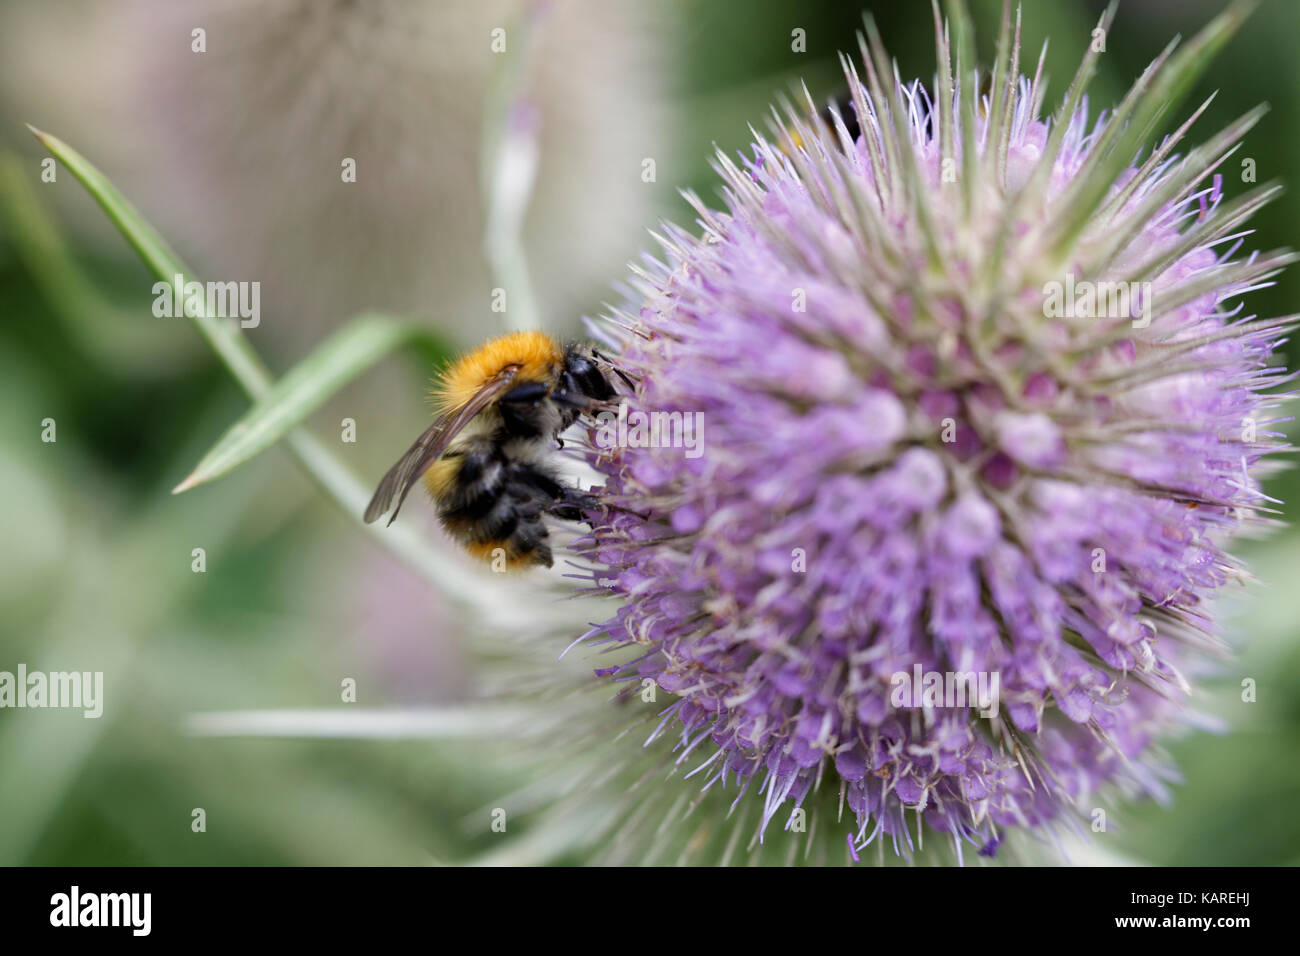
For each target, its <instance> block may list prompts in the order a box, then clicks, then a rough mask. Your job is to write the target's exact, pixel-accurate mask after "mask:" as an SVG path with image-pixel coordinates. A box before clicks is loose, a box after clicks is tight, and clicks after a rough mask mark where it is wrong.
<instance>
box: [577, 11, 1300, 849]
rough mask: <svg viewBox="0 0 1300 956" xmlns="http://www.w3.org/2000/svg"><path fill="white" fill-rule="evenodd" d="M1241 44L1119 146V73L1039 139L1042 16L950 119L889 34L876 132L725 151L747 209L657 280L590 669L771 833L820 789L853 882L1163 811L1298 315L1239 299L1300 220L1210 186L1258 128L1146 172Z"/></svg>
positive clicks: (960, 86)
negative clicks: (1214, 597)
mask: <svg viewBox="0 0 1300 956" xmlns="http://www.w3.org/2000/svg"><path fill="white" fill-rule="evenodd" d="M1235 21H1236V14H1235V13H1232V14H1226V15H1225V16H1224V17H1222V18H1220V20H1218V21H1215V23H1213V24H1211V25H1210V26H1209V27H1207V28H1206V30H1205V31H1204V33H1202V34H1201V35H1200V36H1199V37H1197V38H1196V39H1195V40H1194V41H1193V42H1192V43H1191V44H1189V46H1188V47H1187V48H1186V50H1185V51H1175V52H1166V54H1164V55H1162V57H1161V58H1160V59H1159V60H1158V61H1157V63H1156V64H1155V65H1154V67H1153V69H1152V70H1151V71H1149V72H1148V73H1147V74H1145V75H1144V77H1143V78H1142V79H1141V80H1140V81H1139V82H1138V84H1137V85H1136V86H1135V87H1134V90H1133V92H1132V93H1130V95H1129V96H1128V97H1126V98H1125V99H1124V100H1123V101H1122V102H1121V103H1120V104H1119V106H1118V107H1117V108H1116V109H1115V110H1114V111H1113V112H1111V113H1110V114H1109V115H1106V114H1103V115H1102V116H1101V117H1100V118H1098V119H1096V120H1095V121H1090V120H1089V118H1088V109H1087V103H1086V99H1085V98H1083V97H1082V95H1081V91H1082V89H1083V87H1084V86H1085V85H1086V81H1087V79H1088V77H1089V75H1090V74H1091V71H1092V68H1093V65H1094V63H1095V59H1096V57H1095V55H1094V54H1091V53H1090V54H1088V56H1087V57H1086V58H1085V62H1084V65H1083V67H1082V68H1081V70H1080V77H1079V80H1078V81H1076V83H1075V84H1074V85H1072V86H1071V88H1070V92H1069V94H1068V97H1067V99H1066V101H1065V103H1064V104H1063V105H1062V106H1061V108H1060V109H1059V110H1058V111H1057V112H1056V114H1055V116H1054V117H1053V118H1052V119H1045V118H1043V117H1042V116H1041V115H1040V107H1041V97H1042V83H1041V81H1040V77H1039V76H1038V75H1035V77H1034V78H1033V79H1032V80H1031V79H1027V78H1025V77H1022V76H1020V75H1019V70H1020V64H1019V24H1018V22H1017V23H1016V25H1015V28H1014V30H1013V29H1011V27H1010V25H1009V24H1007V25H1006V26H1005V28H1004V31H1003V40H1002V42H1001V43H1000V45H999V55H998V57H997V60H996V63H995V66H994V70H993V74H992V83H991V84H990V85H989V86H988V87H987V88H988V89H989V90H990V92H989V93H988V94H987V95H984V96H978V97H977V96H976V95H975V93H974V91H975V90H978V89H980V84H979V81H978V79H977V78H972V76H971V75H970V74H969V73H966V72H961V71H958V70H954V69H953V68H952V67H951V65H950V64H952V62H953V59H954V58H953V51H952V50H950V48H949V40H948V37H949V32H948V29H947V27H946V26H945V27H941V28H940V29H939V31H938V35H939V41H938V60H939V74H938V81H937V89H936V90H927V88H926V87H924V86H922V85H921V84H920V83H912V84H908V85H904V84H902V83H901V82H899V81H898V80H897V78H896V73H895V71H894V70H893V68H892V66H891V64H890V63H889V61H888V60H887V59H886V57H885V55H884V53H883V50H882V49H881V48H880V45H879V42H878V40H877V39H876V38H875V37H874V36H872V37H871V40H870V42H869V43H866V44H864V49H863V54H864V67H865V70H864V72H863V73H861V74H859V72H858V70H857V69H856V68H855V67H853V66H852V65H850V64H849V62H848V61H847V60H846V61H845V65H846V74H847V77H848V82H849V85H850V90H851V93H852V110H851V112H852V122H851V123H846V122H845V121H844V117H843V116H841V115H840V113H839V112H836V113H835V114H834V115H833V116H832V117H830V118H829V119H823V118H821V117H818V116H813V115H811V113H810V114H809V115H800V114H799V113H797V112H796V111H795V110H793V109H787V110H786V117H785V119H784V120H782V121H780V122H778V123H777V124H776V125H775V135H774V140H772V141H769V140H768V139H765V138H763V137H760V136H757V134H756V141H755V143H754V145H753V148H752V153H751V154H750V155H748V156H747V157H744V158H742V160H741V161H740V162H739V163H736V162H733V161H732V160H731V159H730V158H728V157H726V156H725V155H721V154H719V156H718V158H717V169H718V172H719V174H720V175H721V177H722V180H723V192H724V196H725V206H726V208H725V211H715V210H712V209H709V208H707V207H706V206H705V205H704V204H703V203H702V202H700V201H699V200H698V199H695V198H694V197H692V202H693V204H694V207H695V209H696V210H697V212H698V214H699V221H698V234H696V232H695V231H692V230H687V229H682V228H677V227H672V226H669V227H666V228H665V229H663V230H662V233H661V235H660V237H659V240H660V242H661V244H662V247H663V250H664V258H663V259H662V260H656V259H651V258H647V259H646V261H645V264H644V266H643V267H642V268H640V269H639V270H638V284H637V291H638V295H639V297H640V299H639V301H637V303H636V304H635V305H634V306H631V307H629V308H628V309H626V310H623V311H620V312H618V313H617V314H616V315H615V316H613V319H614V323H611V324H610V325H617V327H618V328H619V329H620V330H621V331H618V332H616V333H610V332H608V331H607V333H606V336H605V337H606V338H607V340H608V341H609V344H610V346H611V347H612V348H613V349H616V350H617V352H618V361H619V363H620V364H621V366H622V367H624V368H625V369H626V370H627V371H628V372H629V374H630V376H631V377H632V379H633V380H634V381H635V387H634V388H632V389H630V390H628V394H627V395H625V396H623V398H624V401H625V404H626V409H627V411H626V414H627V417H628V419H629V420H631V419H635V418H636V417H637V413H641V416H642V419H643V420H645V421H653V420H654V416H655V415H656V414H658V415H660V416H661V418H660V423H661V425H662V426H663V427H662V428H660V429H659V431H658V433H657V435H656V432H655V431H654V429H648V430H646V431H645V433H643V434H641V435H639V436H637V437H638V438H639V439H640V440H633V439H632V438H629V437H627V436H624V437H625V439H626V440H624V441H623V442H622V443H613V444H612V446H611V442H609V441H604V442H593V448H594V449H595V450H594V451H593V453H592V456H591V460H592V463H593V464H594V466H595V467H596V468H597V469H598V470H599V471H600V472H601V473H602V474H603V476H604V479H605V483H604V489H603V494H604V497H605V500H606V501H607V502H608V503H609V504H611V505H613V506H614V507H610V508H608V509H607V510H605V511H604V512H602V513H600V514H595V515H593V520H594V522H595V524H594V528H593V531H592V533H591V534H590V535H589V536H588V537H587V538H585V539H584V540H583V541H582V542H581V543H580V545H579V546H580V547H581V548H582V549H583V551H584V554H585V555H586V556H587V557H588V558H589V559H591V561H592V562H593V563H594V564H595V565H596V566H597V567H596V570H595V571H594V573H593V581H596V582H598V583H599V586H600V587H602V588H604V589H605V590H608V591H610V592H612V594H613V595H614V596H616V598H617V599H618V600H619V602H620V607H619V609H618V611H617V613H616V614H614V615H613V616H612V617H611V618H610V619H609V620H607V621H606V622H605V623H604V624H603V625H601V626H600V627H599V628H598V629H597V630H596V631H595V632H593V635H592V637H591V640H592V641H593V642H596V643H605V644H611V643H612V644H614V645H624V646H626V647H627V648H629V649H632V650H633V651H634V653H633V654H632V655H631V657H630V660H629V661H628V663H625V664H624V665H623V666H621V667H620V668H619V669H618V670H617V671H615V672H614V673H613V674H612V675H611V679H613V680H623V681H628V682H629V684H630V685H631V686H637V685H639V684H640V683H641V682H643V681H646V680H647V679H649V680H652V681H653V682H654V684H655V685H656V686H657V687H658V688H659V689H660V690H662V691H665V692H668V693H669V694H671V695H674V699H673V700H672V701H671V702H669V703H667V705H666V706H665V705H664V704H663V702H662V701H661V704H660V706H661V707H663V711H662V717H663V722H662V723H661V724H660V725H659V730H657V731H656V734H664V735H671V736H675V737H676V738H677V739H678V744H677V753H678V755H679V756H678V760H679V764H680V766H681V767H682V769H683V770H684V771H686V772H693V773H694V776H693V777H692V781H698V784H699V785H700V786H703V787H705V788H709V787H719V788H734V789H735V791H736V796H737V798H738V799H741V800H756V801H758V802H759V803H760V804H761V808H762V810H761V813H760V814H759V822H758V831H759V833H760V835H761V833H762V832H763V831H764V830H765V829H766V828H767V827H768V825H769V823H770V822H771V821H772V819H773V818H774V817H776V815H777V814H778V812H779V811H781V810H782V808H785V813H786V814H788V813H789V812H790V811H791V810H792V809H793V808H797V807H800V806H801V805H803V804H804V802H805V800H807V799H808V798H809V794H810V793H812V792H814V791H822V792H829V793H831V794H837V795H838V800H839V805H840V807H841V810H843V808H845V807H847V812H846V813H843V814H842V816H841V818H840V819H841V820H842V821H847V822H841V823H840V824H838V826H839V829H838V830H836V831H835V832H836V834H837V835H836V837H835V838H836V839H837V840H843V839H844V832H845V829H846V828H847V829H848V836H849V846H850V849H851V850H852V851H854V856H855V858H856V849H860V848H861V847H863V846H864V845H866V844H868V843H870V842H871V841H872V840H873V839H876V838H878V837H880V836H881V835H882V834H883V835H885V837H886V838H888V839H890V840H891V841H892V843H893V845H894V846H895V847H896V848H902V849H903V850H904V851H906V849H907V848H908V847H911V846H912V844H913V837H912V832H913V831H917V832H919V831H921V830H922V829H923V826H922V825H923V824H924V825H926V826H928V828H929V829H931V830H933V831H937V832H939V833H942V834H945V835H946V836H947V837H948V838H950V839H951V840H952V842H953V844H954V845H955V846H956V847H957V850H958V853H960V850H961V846H962V845H963V844H965V845H967V846H968V847H971V848H974V849H976V850H978V851H979V852H980V853H983V854H986V855H991V854H993V853H994V852H996V849H997V847H998V844H999V843H1000V842H1001V841H1002V839H1003V837H1004V831H1005V830H1007V829H1009V828H1036V827H1044V826H1051V825H1054V824H1059V823H1068V822H1069V821H1071V820H1072V819H1074V818H1075V817H1077V816H1079V815H1080V814H1083V815H1085V817H1084V818H1086V814H1087V813H1088V811H1089V809H1090V808H1091V807H1093V806H1095V805H1096V803H1095V801H1097V800H1098V799H1099V797H1098V792H1099V790H1103V791H1104V790H1105V789H1108V787H1107V785H1114V786H1116V787H1118V788H1119V789H1120V790H1122V791H1124V792H1130V793H1145V794H1150V795H1155V796H1160V795H1161V793H1162V790H1163V784H1164V781H1165V780H1166V779H1168V778H1169V777H1170V776H1171V775H1172V771H1171V769H1170V768H1168V767H1166V766H1163V765H1162V764H1161V763H1160V762H1159V760H1158V759H1157V757H1156V750H1155V747H1154V742H1155V741H1156V740H1157V738H1159V737H1160V736H1162V735H1166V734H1168V733H1170V732H1171V731H1173V730H1176V729H1177V728H1178V727H1179V726H1180V725H1181V724H1183V723H1185V722H1186V709H1187V698H1188V695H1189V685H1188V682H1187V680H1186V679H1185V678H1184V674H1185V673H1187V672H1188V670H1189V668H1191V667H1193V666H1195V665H1196V664H1197V663H1198V661H1199V660H1200V659H1201V658H1202V657H1203V655H1204V654H1205V652H1206V651H1212V650H1215V649H1217V648H1219V647H1220V640H1219V638H1218V636H1217V635H1216V625H1215V622H1214V619H1213V617H1212V613H1211V608H1210V604H1209V598H1210V597H1211V594H1212V592H1214V591H1216V590H1217V589H1218V588H1220V587H1221V586H1223V585H1225V584H1227V583H1229V582H1230V581H1232V580H1233V579H1234V578H1235V577H1237V575H1238V571H1237V568H1236V566H1235V565H1234V562H1233V560H1232V558H1231V557H1230V556H1229V555H1228V554H1226V553H1225V552H1224V550H1223V547H1224V543H1225V541H1226V539H1227V538H1228V537H1229V536H1230V535H1231V534H1232V533H1233V532H1234V531H1235V530H1236V529H1238V528H1239V527H1240V526H1241V525H1242V523H1243V522H1245V521H1248V520H1252V519H1254V518H1255V511H1256V509H1258V508H1260V507H1261V505H1262V503H1263V502H1262V498H1261V494H1260V492H1259V489H1258V486H1257V483H1256V472H1257V470H1258V469H1257V465H1258V464H1259V462H1260V460H1261V458H1262V457H1263V456H1265V455H1266V454H1268V453H1269V452H1270V451H1273V450H1276V449H1277V448H1278V447H1279V445H1278V443H1277V441H1276V439H1277V437H1278V436H1277V435H1276V434H1275V433H1274V432H1271V431H1270V425H1271V424H1272V423H1274V422H1276V421H1277V420H1278V419H1276V418H1275V417H1273V416H1272V414H1271V413H1270V409H1271V408H1272V407H1273V406H1274V404H1276V402H1277V400H1278V399H1277V396H1268V395H1265V394H1264V390H1265V389H1268V388H1270V387H1271V386H1274V385H1276V384H1277V383H1278V382H1280V381H1281V380H1282V379H1283V376H1284V372H1283V370H1280V369H1278V368H1277V367H1276V366H1275V365H1274V364H1273V361H1272V359H1271V355H1272V352H1273V350H1274V349H1275V347H1276V345H1277V344H1278V342H1279V339H1280V337H1281V336H1282V335H1283V334H1284V330H1285V326H1286V323H1285V322H1281V321H1265V320H1257V319H1256V318H1255V317H1253V316H1247V317H1243V316H1242V315H1241V312H1242V303H1241V298H1240V296H1241V295H1242V293H1243V292H1246V291H1248V290H1249V289H1251V288H1257V287H1258V286H1259V285H1260V284H1261V283H1262V282H1265V281H1267V280H1268V279H1269V278H1270V277H1271V276H1272V275H1273V274H1274V273H1275V272H1276V270H1277V269H1278V268H1279V266H1281V265H1282V264H1284V263H1285V262H1287V261H1289V256H1287V254H1285V253H1275V254H1264V255H1251V256H1249V257H1246V258H1242V257H1235V258H1234V256H1235V253H1236V251H1237V249H1238V247H1239V245H1240V238H1239V237H1240V235H1241V223H1242V222H1243V220H1244V219H1245V218H1246V217H1247V216H1248V215H1249V214H1250V213H1251V212H1252V211H1253V210H1254V209H1255V208H1257V207H1258V206H1259V205H1260V204H1261V203H1262V202H1264V201H1266V200H1267V199H1268V198H1270V197H1271V195H1272V194H1273V193H1272V191H1271V190H1269V189H1260V190H1253V191H1248V192H1244V193H1243V194H1241V195H1240V196H1237V197H1232V198H1230V197H1228V196H1226V195H1225V194H1224V192H1223V191H1222V188H1221V180H1220V179H1219V176H1218V174H1217V173H1216V172H1215V170H1216V169H1217V168H1219V164H1220V163H1221V162H1222V161H1223V159H1224V158H1225V156H1226V154H1227V153H1229V152H1230V151H1231V148H1232V146H1233V144H1234V143H1235V142H1236V141H1237V140H1238V139H1239V138H1240V137H1241V136H1242V135H1243V134H1244V132H1245V131H1246V130H1247V129H1248V128H1249V127H1250V125H1251V124H1253V122H1254V121H1255V120H1256V119H1257V118H1258V114H1254V113H1252V114H1250V115H1248V116H1247V117H1245V118H1244V119H1243V120H1241V121H1239V122H1238V123H1236V124H1234V125H1233V126H1232V127H1230V128H1229V129H1228V130H1226V131H1224V132H1223V133H1220V134H1219V135H1217V136H1215V137H1213V138H1212V139H1211V140H1210V141H1209V142H1208V143H1207V144H1206V145H1205V146H1203V147H1201V148H1198V149H1194V150H1192V151H1191V152H1190V153H1186V154H1184V155H1181V156H1180V155H1178V154H1177V153H1175V151H1174V150H1175V147H1176V145H1177V144H1178V143H1179V141H1180V140H1181V138H1182V136H1183V134H1184V133H1185V132H1186V130H1187V126H1184V127H1183V128H1180V129H1179V130H1177V132H1175V133H1173V134H1171V135H1169V136H1167V137H1165V138H1164V139H1163V140H1160V141H1158V142H1157V143H1156V148H1155V149H1154V150H1151V149H1145V150H1144V148H1143V147H1144V145H1145V144H1144V140H1145V139H1146V138H1147V137H1149V136H1150V135H1151V134H1152V131H1153V128H1155V120H1156V117H1157V116H1158V115H1159V114H1160V113H1161V111H1162V109H1163V108H1164V107H1166V106H1168V105H1169V102H1170V100H1171V98H1172V97H1173V96H1174V94H1175V92H1176V91H1177V90H1179V89H1181V88H1183V87H1184V85H1185V84H1186V82H1187V80H1188V78H1189V76H1190V75H1191V71H1192V70H1193V69H1194V68H1195V65H1196V64H1198V63H1199V62H1200V61H1201V59H1203V54H1204V52H1205V51H1206V50H1207V49H1212V48H1214V47H1216V46H1217V45H1218V44H1219V43H1221V42H1222V40H1223V38H1224V37H1225V36H1226V35H1227V33H1228V32H1230V30H1231V28H1232V26H1234V25H1235ZM959 26H960V24H959ZM1100 26H1101V28H1102V29H1106V28H1107V27H1108V26H1109V23H1108V19H1107V18H1103V22H1102V23H1101V24H1100ZM952 36H953V42H954V44H958V43H959V42H961V38H962V37H969V30H968V29H967V30H965V31H964V32H963V30H962V29H957V30H955V31H954V32H953V34H952ZM964 55H965V54H963V56H964ZM957 59H958V60H959V61H961V60H962V57H961V56H959V57H957ZM964 62H970V61H969V58H966V59H965V61H964ZM1039 71H1040V72H1041V61H1040V66H1039ZM977 99H978V102H977ZM1198 113H1199V111H1198ZM1188 125H1190V124H1188ZM851 130H852V131H853V132H851ZM855 133H856V135H855ZM1135 157H1136V158H1135ZM607 328H608V326H607ZM674 416H675V417H674ZM679 422H680V423H686V422H695V423H697V427H696V428H695V432H696V434H695V435H694V438H695V441H696V444H695V446H694V449H693V451H692V449H690V448H688V447H686V445H685V443H684V442H682V441H677V442H674V441H671V440H665V439H666V438H671V437H672V436H673V435H678V436H679V437H680V436H681V435H685V431H684V430H683V429H681V428H679V427H678V425H677V424H676V423H679ZM674 428H677V429H678V430H677V431H674ZM656 437H657V440H653V439H656ZM787 825H788V824H787ZM824 825H826V826H829V827H832V828H834V827H835V826H836V824H835V823H833V822H832V823H827V824H824Z"/></svg>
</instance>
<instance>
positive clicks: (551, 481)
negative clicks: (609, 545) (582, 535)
mask: <svg viewBox="0 0 1300 956" xmlns="http://www.w3.org/2000/svg"><path fill="white" fill-rule="evenodd" d="M606 369H611V370H614V371H617V372H618V374H619V376H620V377H622V378H623V380H624V382H628V379H627V377H626V376H625V375H624V374H623V373H622V372H621V371H618V370H616V369H612V366H610V365H609V363H608V362H607V361H606V360H605V359H604V357H603V356H601V355H600V354H599V353H598V352H596V350H595V349H593V348H591V347H589V346H584V345H579V344H572V345H568V346H561V345H560V344H559V343H558V342H557V341H556V340H555V339H553V338H551V337H550V336H549V335H546V334H545V333H543V332H514V333H511V334H509V335H503V336H501V337H500V338H496V339H492V340H491V341H489V342H486V343H484V344H483V345H481V346H479V347H478V348H477V349H475V350H474V351H472V352H470V353H468V354H466V355H465V356H463V357H462V358H461V359H459V360H458V361H457V362H455V363H454V364H453V365H451V366H450V367H449V368H448V369H447V370H446V371H445V372H444V373H443V374H442V376H441V377H440V378H439V379H438V380H437V382H436V383H435V385H434V392H433V394H434V399H435V402H436V405H437V411H438V416H437V419H436V420H435V421H434V423H433V424H432V425H431V426H429V428H428V429H427V430H426V431H425V432H424V434H423V435H421V436H420V437H419V438H417V439H416V440H415V444H413V445H412V446H411V447H410V448H409V449H408V450H407V452H406V454H404V455H403V456H402V457H401V458H399V459H398V460H397V463H396V464H394V465H393V467H392V468H390V469H388V473H387V474H385V475H384V477H383V480H382V481H380V483H379V487H378V489H376V491H375V495H374V497H373V498H371V499H370V504H369V505H368V506H367V508H366V514H365V519H366V522H367V523H370V522H373V521H374V520H375V519H377V518H378V517H379V516H380V515H382V514H384V513H385V512H387V511H388V510H389V509H390V508H391V509H392V515H391V516H390V517H389V519H388V523H389V524H392V523H393V520H394V519H395V518H396V517H397V513H398V511H400V510H401V507H402V502H403V501H405V500H406V495H407V493H408V492H409V491H410V490H411V488H412V487H414V485H415V483H416V482H418V481H420V480H421V479H423V481H424V486H425V488H426V489H427V490H428V492H429V496H430V497H431V498H432V499H433V501H434V504H435V505H436V507H437V511H438V518H439V520H440V521H441V523H442V526H443V528H445V529H446V531H447V533H448V534H449V535H451V537H452V538H454V539H455V540H456V541H457V542H459V543H460V544H461V545H463V546H464V547H465V549H466V550H467V551H468V552H469V553H470V554H471V555H473V556H474V557H477V558H480V559H483V560H491V559H493V558H495V557H500V556H502V555H504V558H505V563H506V566H507V567H509V568H511V569H519V568H525V567H529V566H534V565H540V566H542V567H547V568H549V567H551V565H552V563H553V561H552V557H551V548H550V544H549V542H548V540H547V538H548V536H547V529H546V524H545V521H544V519H545V517H546V516H552V517H555V518H560V519H563V520H569V521H581V520H583V515H584V512H586V511H589V510H591V509H592V508H594V507H598V506H599V499H597V498H596V497H594V496H592V495H589V494H586V493H584V492H582V491H580V490H579V489H577V488H572V487H568V486H566V485H564V484H562V483H561V481H560V480H559V477H558V475H557V473H556V472H555V470H554V469H553V468H552V466H551V465H550V464H549V463H548V461H547V458H548V453H549V452H550V451H551V449H552V448H553V447H554V446H555V444H556V443H559V445H560V447H563V442H562V441H561V440H560V437H559V436H560V433H561V432H563V431H564V430H565V429H566V428H568V427H569V426H570V425H572V424H573V423H574V422H575V421H577V420H578V417H579V416H580V415H581V414H583V412H590V411H592V410H593V409H594V408H598V407H601V406H602V403H606V402H608V401H609V400H610V399H611V398H613V397H614V394H615V392H614V388H613V386H612V385H611V384H610V379H609V378H608V377H607V374H606ZM629 384H630V383H629ZM498 549H500V550H499V551H498Z"/></svg>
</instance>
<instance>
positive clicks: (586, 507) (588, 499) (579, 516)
mask: <svg viewBox="0 0 1300 956" xmlns="http://www.w3.org/2000/svg"><path fill="white" fill-rule="evenodd" d="M600 507H601V501H600V499H599V498H597V497H596V496H595V495H589V494H587V493H586V492H585V491H579V490H578V489H577V488H561V489H560V494H559V497H557V498H556V499H555V501H554V503H553V504H552V505H551V506H550V507H549V508H548V509H547V511H549V512H550V513H551V514H552V515H554V516H555V517H557V518H562V519H563V520H565V521H585V522H586V523H587V524H591V521H590V519H589V518H588V517H587V513H588V512H591V511H599V510H600Z"/></svg>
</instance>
